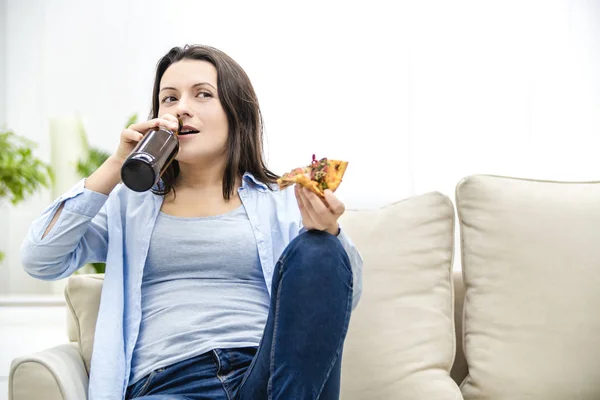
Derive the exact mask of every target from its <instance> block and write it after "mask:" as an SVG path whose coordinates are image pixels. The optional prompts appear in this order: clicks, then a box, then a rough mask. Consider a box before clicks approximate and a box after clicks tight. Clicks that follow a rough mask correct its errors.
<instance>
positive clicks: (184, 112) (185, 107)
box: [175, 96, 194, 118]
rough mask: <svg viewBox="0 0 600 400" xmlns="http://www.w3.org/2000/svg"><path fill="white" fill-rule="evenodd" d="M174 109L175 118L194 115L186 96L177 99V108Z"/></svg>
mask: <svg viewBox="0 0 600 400" xmlns="http://www.w3.org/2000/svg"><path fill="white" fill-rule="evenodd" d="M175 111H176V113H177V118H181V117H183V116H187V117H192V116H193V115H194V113H193V111H192V108H191V107H190V106H189V102H188V100H187V96H182V97H181V99H179V101H178V102H177V109H176V110H175Z"/></svg>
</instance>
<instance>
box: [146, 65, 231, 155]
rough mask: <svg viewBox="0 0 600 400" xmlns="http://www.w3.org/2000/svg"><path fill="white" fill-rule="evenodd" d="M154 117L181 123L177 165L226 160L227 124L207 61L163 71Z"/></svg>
mask: <svg viewBox="0 0 600 400" xmlns="http://www.w3.org/2000/svg"><path fill="white" fill-rule="evenodd" d="M158 101H159V109H158V116H159V117H160V116H162V115H164V114H172V115H174V116H176V117H179V118H180V119H181V122H182V123H183V126H184V127H183V129H182V130H181V133H180V135H179V153H178V154H177V157H176V160H177V161H179V162H181V163H189V164H195V163H198V162H201V163H204V162H206V161H211V162H214V161H217V160H220V159H224V158H225V157H226V154H227V153H226V150H227V137H228V132H229V131H228V124H227V115H226V114H225V110H223V107H222V106H221V101H220V100H219V97H218V92H217V69H216V68H215V67H214V65H212V64H211V63H210V62H208V61H202V60H181V61H178V62H176V63H173V64H171V65H170V66H169V68H167V70H166V71H165V73H164V74H163V76H162V79H161V81H160V91H159V93H158Z"/></svg>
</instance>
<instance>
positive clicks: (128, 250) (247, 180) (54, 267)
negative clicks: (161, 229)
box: [21, 174, 362, 400]
mask: <svg viewBox="0 0 600 400" xmlns="http://www.w3.org/2000/svg"><path fill="white" fill-rule="evenodd" d="M238 192H239V195H240V198H241V200H242V203H243V205H244V208H245V209H246V212H247V214H248V218H249V219H250V223H251V224H252V230H253V231H254V235H255V237H256V243H257V246H258V255H259V259H260V265H261V268H262V272H263V275H264V279H265V285H266V287H267V289H268V290H269V294H270V290H271V282H272V278H273V269H274V267H275V263H276V261H277V259H278V258H279V256H280V255H281V254H282V252H283V250H284V249H285V247H286V246H287V245H288V244H289V243H290V242H291V241H292V240H293V239H294V238H295V237H296V236H298V235H299V234H300V232H301V229H303V228H302V225H301V224H302V222H301V215H300V210H299V208H298V204H297V202H296V198H295V195H294V189H293V188H288V189H285V190H281V191H280V190H277V189H276V190H274V191H271V190H269V189H268V188H267V187H266V186H265V185H264V184H263V183H261V182H259V181H257V180H256V179H255V178H254V177H253V176H252V175H250V174H244V177H243V179H242V187H240V188H239V189H238ZM162 201H163V197H162V196H159V195H155V194H153V193H152V192H150V191H149V192H143V193H138V192H134V191H131V190H129V189H127V188H126V187H125V186H124V185H122V184H120V185H118V186H117V187H116V188H115V189H114V190H113V191H112V192H111V194H110V196H106V195H104V194H101V193H97V192H93V191H91V190H88V189H86V188H85V187H84V180H82V181H80V182H79V183H78V184H77V185H76V186H75V187H74V188H73V189H71V190H70V191H69V192H67V193H65V194H64V195H62V196H60V197H59V198H58V199H57V200H56V201H55V202H54V203H52V204H51V205H50V206H49V207H48V208H46V209H45V210H44V212H43V213H42V215H41V216H40V217H38V218H37V219H36V220H35V221H34V222H33V224H32V226H31V227H30V230H29V233H28V235H27V237H26V239H25V241H24V243H23V245H22V247H21V260H22V263H23V265H24V268H25V271H26V272H27V273H29V274H30V275H31V276H33V277H36V278H39V279H43V280H56V279H62V278H66V277H68V276H70V275H71V274H72V273H73V272H75V271H76V270H77V269H78V268H80V267H82V266H83V265H85V264H86V263H89V262H106V263H107V267H106V273H105V277H104V284H103V286H102V296H101V302H100V310H99V313H98V320H97V322H96V334H95V337H94V350H93V354H92V365H91V371H90V381H89V390H88V394H89V399H90V400H117V399H123V398H124V397H125V392H126V389H127V385H128V382H129V371H130V368H131V357H132V354H133V349H134V346H135V343H136V341H137V337H138V333H139V328H140V321H141V316H142V314H141V298H142V297H141V287H142V275H143V270H144V265H145V263H146V257H147V254H148V248H149V245H150V239H151V235H152V231H153V228H154V224H155V222H156V217H157V215H158V213H159V211H160V208H161V205H162ZM63 202H64V208H63V211H62V213H61V215H60V217H59V218H58V220H57V222H56V224H55V225H54V227H53V229H52V230H51V231H50V232H49V233H48V234H47V235H46V236H45V237H44V238H42V236H43V234H44V232H45V230H46V228H47V227H48V226H49V224H50V222H51V220H52V218H53V216H54V214H55V213H56V211H57V210H58V208H59V206H60V204H61V203H63ZM109 238H110V240H109ZM338 238H339V240H340V242H341V243H342V246H343V247H344V249H345V250H346V252H347V253H348V257H349V259H350V263H351V267H352V272H353V276H354V287H353V300H352V307H353V308H354V307H356V305H357V303H358V300H359V298H360V294H361V291H362V259H361V257H360V255H359V253H358V251H357V250H356V248H355V246H354V245H353V243H352V242H351V241H350V239H349V238H348V237H347V235H346V234H345V232H344V231H343V229H342V230H341V231H340V233H339V235H338Z"/></svg>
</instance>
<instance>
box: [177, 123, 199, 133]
mask: <svg viewBox="0 0 600 400" xmlns="http://www.w3.org/2000/svg"><path fill="white" fill-rule="evenodd" d="M198 132H199V131H198V130H197V129H196V128H194V127H193V126H190V125H184V126H183V128H181V131H180V132H179V136H186V135H195V134H196V133H198Z"/></svg>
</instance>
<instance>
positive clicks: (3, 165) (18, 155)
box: [0, 130, 54, 204]
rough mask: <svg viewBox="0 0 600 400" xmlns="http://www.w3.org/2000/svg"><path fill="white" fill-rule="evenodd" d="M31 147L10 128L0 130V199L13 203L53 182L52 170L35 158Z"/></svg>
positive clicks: (32, 146)
mask: <svg viewBox="0 0 600 400" xmlns="http://www.w3.org/2000/svg"><path fill="white" fill-rule="evenodd" d="M35 147H36V146H35V143H34V142H33V141H31V140H29V139H26V138H24V137H22V136H19V135H17V134H16V133H14V132H13V131H11V130H0V149H2V151H0V198H8V201H10V202H11V203H12V204H17V203H19V202H21V201H23V200H24V199H25V198H26V197H27V196H29V195H31V194H33V193H35V192H36V191H37V190H39V189H41V188H42V187H49V186H50V184H51V183H52V182H53V180H54V175H53V173H52V169H51V168H50V166H49V165H48V164H46V163H44V162H43V161H41V160H40V159H38V158H37V157H35V155H34V151H33V150H34V148H35Z"/></svg>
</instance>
